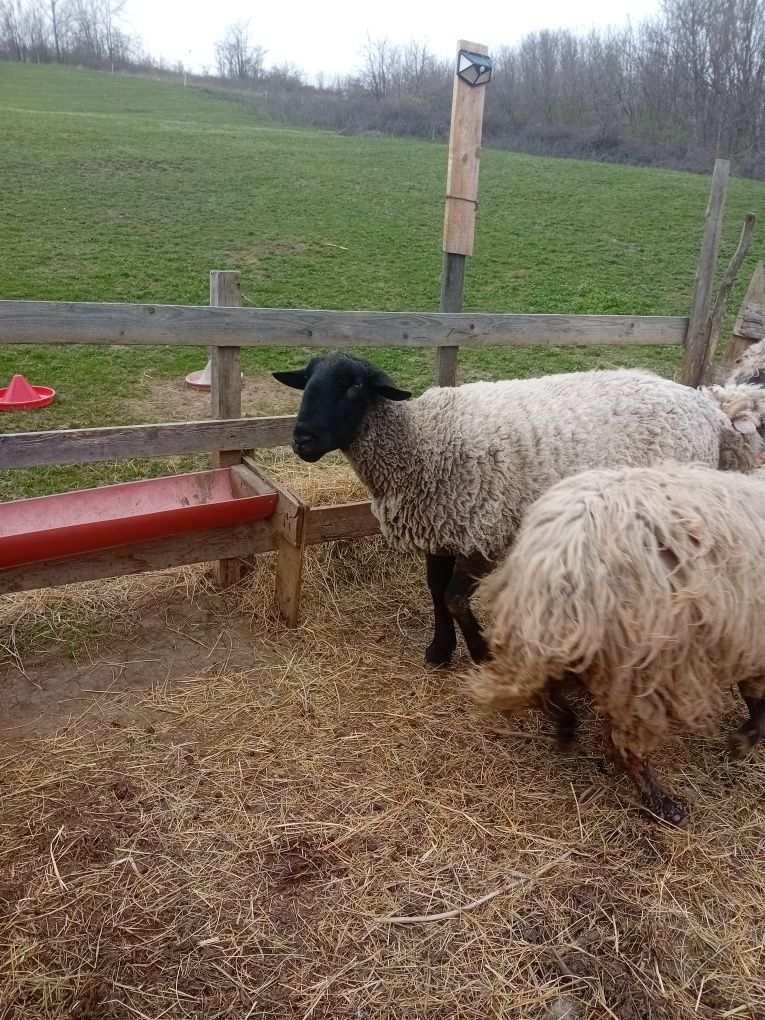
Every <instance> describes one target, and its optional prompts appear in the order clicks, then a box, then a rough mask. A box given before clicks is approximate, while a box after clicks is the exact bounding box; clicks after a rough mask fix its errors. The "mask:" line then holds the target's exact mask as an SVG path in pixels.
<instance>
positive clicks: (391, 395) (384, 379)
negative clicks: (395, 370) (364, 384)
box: [372, 372, 412, 400]
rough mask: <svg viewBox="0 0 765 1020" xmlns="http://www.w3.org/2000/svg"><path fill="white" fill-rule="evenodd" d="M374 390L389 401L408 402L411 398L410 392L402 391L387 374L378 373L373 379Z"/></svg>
mask: <svg viewBox="0 0 765 1020" xmlns="http://www.w3.org/2000/svg"><path fill="white" fill-rule="evenodd" d="M372 389H373V390H374V391H375V393H379V394H380V396H381V397H386V398H387V399H388V400H408V399H409V398H410V397H411V395H412V394H411V393H410V392H409V390H400V389H399V388H398V386H396V385H395V383H394V382H393V380H392V379H390V378H388V376H387V375H386V374H385V372H378V373H377V374H376V375H375V376H374V378H373V379H372Z"/></svg>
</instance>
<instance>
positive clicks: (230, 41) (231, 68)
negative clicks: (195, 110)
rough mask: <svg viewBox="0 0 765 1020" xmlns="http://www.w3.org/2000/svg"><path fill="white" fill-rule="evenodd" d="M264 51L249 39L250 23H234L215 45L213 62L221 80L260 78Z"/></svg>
mask: <svg viewBox="0 0 765 1020" xmlns="http://www.w3.org/2000/svg"><path fill="white" fill-rule="evenodd" d="M265 56H266V51H265V50H264V49H263V47H262V46H256V45H255V44H254V43H253V41H252V39H251V38H250V22H249V21H248V20H247V21H236V22H234V23H233V24H231V25H229V26H228V28H227V29H226V34H225V35H224V36H223V38H222V39H221V40H219V41H218V42H217V43H216V44H215V60H216V63H217V66H218V74H220V76H221V77H222V78H260V77H261V76H262V74H263V62H264V60H265Z"/></svg>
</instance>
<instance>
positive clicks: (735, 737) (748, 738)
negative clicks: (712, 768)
mask: <svg viewBox="0 0 765 1020" xmlns="http://www.w3.org/2000/svg"><path fill="white" fill-rule="evenodd" d="M759 737H760V735H759V733H758V732H757V730H756V729H754V727H752V728H751V729H743V730H735V732H733V733H731V734H730V735H729V736H728V755H729V756H730V760H731V761H741V760H742V759H743V758H746V756H747V755H748V754H749V752H750V751H751V750H752V748H753V747H754V745H755V744H756V743H757V741H758V740H759Z"/></svg>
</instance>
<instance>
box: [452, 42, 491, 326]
mask: <svg viewBox="0 0 765 1020" xmlns="http://www.w3.org/2000/svg"><path fill="white" fill-rule="evenodd" d="M457 47H458V49H459V50H469V51H470V52H472V53H480V54H486V53H487V50H488V47H487V46H486V45H485V44H484V43H472V42H468V41H467V40H466V39H460V41H459V43H458V44H457ZM485 98H486V88H485V87H484V86H483V85H478V86H471V85H468V84H467V82H464V81H462V79H461V78H459V77H458V76H457V70H456V67H455V72H454V85H453V88H452V119H451V129H450V132H449V163H448V168H447V173H446V210H445V214H444V240H443V250H444V251H445V252H451V253H452V254H454V255H472V254H473V234H474V231H475V211H476V202H477V199H478V171H479V167H480V160H481V131H482V128H483V106H484V100H485ZM452 310H453V309H452Z"/></svg>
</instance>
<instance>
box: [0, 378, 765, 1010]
mask: <svg viewBox="0 0 765 1020" xmlns="http://www.w3.org/2000/svg"><path fill="white" fill-rule="evenodd" d="M274 385H276V384H274ZM263 387H265V388H268V387H269V384H268V383H263V381H262V380H260V381H259V382H258V384H257V387H255V388H254V389H252V390H251V391H248V390H247V389H245V401H244V404H245V408H246V410H248V411H251V412H252V413H256V412H260V411H268V412H273V411H274V410H275V409H277V408H278V410H280V411H282V412H284V413H286V412H288V411H290V410H292V409H294V406H295V404H294V403H292V402H291V401H292V400H293V397H292V395H291V394H290V392H289V391H288V390H286V389H284V388H283V387H277V391H278V397H279V398H281V399H283V400H284V401H285V402H284V403H283V404H282V405H275V404H274V402H273V398H275V397H276V396H277V394H276V393H274V394H272V393H268V392H266V389H264V388H263ZM150 400H151V401H152V404H151V406H150V407H149V406H148V405H147V407H145V408H144V409H143V410H142V411H141V414H142V415H145V416H146V417H150V418H154V419H155V420H162V419H165V420H169V419H171V418H173V417H177V418H190V417H195V416H198V417H200V418H203V417H206V416H207V414H208V403H207V402H208V400H209V398H208V397H207V396H204V395H200V394H193V395H190V391H188V390H186V389H185V387H183V385H182V384H177V385H176V384H167V385H165V384H162V386H160V387H157V388H156V389H155V390H154V391H153V393H152V395H151V398H150ZM190 401H191V402H193V401H196V402H197V403H198V404H199V411H198V414H197V412H196V411H194V412H190ZM264 404H265V405H267V406H264ZM259 456H260V459H261V463H263V464H264V465H265V466H266V467H267V468H268V470H270V471H271V472H272V473H274V474H277V475H279V477H281V478H283V479H285V480H287V481H289V482H290V484H292V485H294V486H295V487H296V488H297V489H298V490H299V491H301V492H302V493H303V494H304V495H305V496H306V497H307V498H309V499H310V501H311V502H313V503H320V502H342V501H345V500H348V499H359V498H364V492H363V487H360V486H359V485H358V483H357V482H356V481H355V479H354V478H353V476H352V475H351V473H350V471H349V469H348V468H347V465H344V464H343V463H342V461H341V458H331V459H329V461H328V462H324V461H322V462H321V464H320V466H319V465H317V466H313V467H312V468H311V469H306V468H303V467H298V466H297V464H296V462H295V459H294V458H292V457H291V456H290V455H289V454H288V453H286V452H285V451H282V450H275V451H263V452H262V453H261V454H260V455H259ZM305 578H306V579H305V590H304V598H303V612H302V622H301V626H300V627H299V628H298V629H296V630H288V629H286V628H285V627H284V625H283V624H282V623H281V621H280V620H279V618H278V617H277V615H276V614H275V612H274V609H273V584H274V558H273V556H261V557H258V558H257V560H256V561H255V564H254V567H253V569H251V570H250V571H249V572H247V573H246V574H245V576H244V577H243V578H242V581H241V582H240V583H239V584H238V585H237V586H236V587H235V588H233V589H230V590H229V591H226V592H221V591H218V590H216V589H215V587H214V586H213V584H212V581H211V572H210V569H209V566H204V565H202V566H197V567H190V568H183V569H178V570H171V571H164V572H160V573H157V574H152V575H143V576H138V577H132V578H130V577H129V578H119V579H113V580H107V581H100V582H95V583H92V584H86V585H73V586H69V587H67V588H61V589H58V590H49V591H43V592H31V593H23V594H18V595H12V596H3V597H0V1020H16V1018H19V1020H22V1018H23V1020H43V1018H44V1020H133V1018H140V1020H181V1018H183V1020H253V1018H261V1020H281V1018H285V1020H286V1018H299V1020H309V1018H315V1020H456V1018H459V1020H468V1018H469V1020H487V1018H490V1020H564V1018H565V1020H604V1018H607V1017H608V1018H615V1020H698V1018H704V1020H718V1018H719V1020H722V1018H724V1017H736V1018H741V1020H765V985H763V974H765V910H764V908H765V879H764V878H763V864H762V862H763V857H764V854H765V752H763V751H759V752H758V753H755V754H754V755H753V756H752V757H751V759H750V760H748V761H746V762H743V763H737V764H735V765H734V764H731V763H729V762H728V761H727V759H726V757H725V753H724V746H725V734H726V731H727V729H728V727H729V726H731V725H732V724H733V722H734V721H735V720H737V719H739V718H740V717H741V715H742V710H741V707H740V706H739V705H737V704H736V703H735V702H734V700H733V699H732V698H731V700H730V708H729V717H728V718H727V719H725V720H722V721H721V723H720V727H719V730H718V731H716V732H715V733H713V734H711V735H709V736H706V737H703V738H701V737H696V738H693V739H687V740H683V741H682V742H681V743H680V744H678V745H677V746H676V747H672V748H667V749H666V750H665V751H664V752H663V753H662V754H661V755H660V756H657V759H656V762H655V764H656V765H657V767H658V768H659V769H660V770H661V772H662V773H663V774H664V775H665V777H666V778H667V779H668V780H669V782H670V785H671V786H672V788H674V789H675V790H676V791H677V792H678V793H681V794H683V795H684V796H686V797H687V798H688V800H689V801H690V802H691V805H692V818H691V824H690V826H689V827H688V829H686V830H685V831H682V832H677V831H674V830H670V829H667V828H664V827H661V826H658V825H657V824H656V823H654V822H653V821H652V820H651V819H649V818H647V817H645V816H644V815H643V814H642V813H641V812H640V810H639V806H638V805H637V804H636V802H635V797H634V794H633V791H632V789H631V787H630V786H629V784H628V783H627V782H626V781H625V780H623V779H621V778H617V777H615V776H614V775H613V774H612V772H611V771H610V769H609V767H608V766H607V765H606V763H605V761H604V758H603V753H602V748H601V745H600V742H599V731H598V727H597V725H596V723H595V720H593V719H592V717H591V716H590V714H589V713H588V711H587V709H586V706H581V707H582V711H583V714H584V717H585V725H584V727H583V733H582V739H581V742H580V744H579V745H578V746H577V748H575V749H574V750H573V751H571V752H570V753H567V754H563V753H561V752H559V751H557V750H556V749H555V747H554V744H553V742H552V740H551V738H550V736H549V734H548V733H547V732H546V726H545V723H544V722H543V721H542V720H541V719H540V717H539V716H538V715H537V714H536V713H534V712H529V713H527V714H526V715H524V716H522V717H520V718H518V719H517V720H513V721H507V720H505V719H503V718H500V717H498V716H493V715H484V714H482V713H480V712H479V711H477V710H476V709H474V708H473V707H472V706H471V705H470V704H468V703H467V702H466V700H465V699H464V697H462V696H461V694H460V691H459V677H460V675H461V674H462V673H463V672H464V670H465V669H466V668H467V666H468V663H467V660H466V658H465V655H464V652H463V653H461V655H460V658H459V659H458V660H457V662H456V663H455V664H454V667H453V668H452V669H451V670H432V669H430V668H427V667H426V666H425V664H424V662H423V649H424V647H425V645H426V644H427V641H428V640H429V636H430V635H429V627H430V606H429V598H428V595H427V591H426V589H425V585H424V580H423V571H422V564H421V563H420V562H419V561H418V560H416V559H412V558H408V557H403V556H399V555H396V554H393V553H391V552H390V551H389V550H388V549H386V548H385V547H384V545H383V544H382V542H381V540H379V539H368V540H363V541H359V542H355V543H335V544H334V545H330V546H325V547H322V546H319V547H315V548H313V549H311V550H309V553H308V561H307V569H306V575H305Z"/></svg>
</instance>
